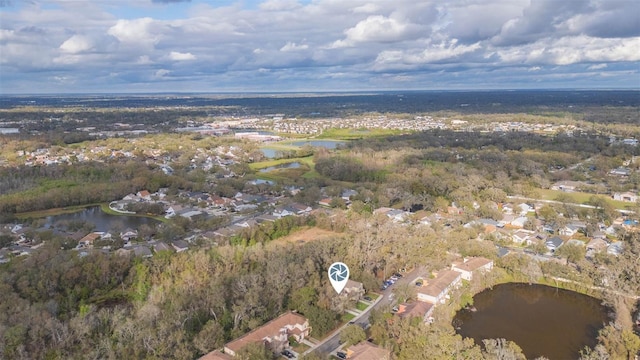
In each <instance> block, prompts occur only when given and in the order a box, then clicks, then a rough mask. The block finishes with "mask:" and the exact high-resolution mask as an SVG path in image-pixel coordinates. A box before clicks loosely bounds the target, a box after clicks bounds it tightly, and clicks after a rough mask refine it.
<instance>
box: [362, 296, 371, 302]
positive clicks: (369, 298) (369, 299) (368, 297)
mask: <svg viewBox="0 0 640 360" xmlns="http://www.w3.org/2000/svg"><path fill="white" fill-rule="evenodd" d="M363 299H365V300H367V301H373V299H372V298H371V296H365V297H363Z"/></svg>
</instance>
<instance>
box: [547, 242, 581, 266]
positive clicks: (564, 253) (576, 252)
mask: <svg viewBox="0 0 640 360" xmlns="http://www.w3.org/2000/svg"><path fill="white" fill-rule="evenodd" d="M555 253H556V255H558V256H561V257H564V258H566V259H567V264H569V262H572V263H574V264H576V263H578V261H580V260H582V259H584V256H585V255H586V253H587V250H586V248H585V247H584V246H581V245H576V244H564V245H563V246H561V247H560V248H558V250H556V252H555Z"/></svg>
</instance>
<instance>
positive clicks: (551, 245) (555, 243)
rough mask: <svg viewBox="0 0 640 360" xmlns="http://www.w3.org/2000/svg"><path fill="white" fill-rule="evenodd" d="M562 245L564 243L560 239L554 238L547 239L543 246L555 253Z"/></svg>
mask: <svg viewBox="0 0 640 360" xmlns="http://www.w3.org/2000/svg"><path fill="white" fill-rule="evenodd" d="M563 243H564V242H563V241H562V239H561V238H559V237H557V236H554V237H552V238H550V239H547V241H546V242H545V243H544V244H545V246H546V247H547V249H549V251H551V252H555V251H556V250H558V248H559V247H560V246H562V244H563Z"/></svg>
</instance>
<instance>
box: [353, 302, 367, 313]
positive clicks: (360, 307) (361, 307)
mask: <svg viewBox="0 0 640 360" xmlns="http://www.w3.org/2000/svg"><path fill="white" fill-rule="evenodd" d="M368 307H369V305H367V304H365V303H363V302H362V301H358V303H357V304H356V309H358V310H360V311H364V310H366V309H367V308H368Z"/></svg>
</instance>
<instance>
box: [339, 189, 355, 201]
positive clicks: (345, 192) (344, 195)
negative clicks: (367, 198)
mask: <svg viewBox="0 0 640 360" xmlns="http://www.w3.org/2000/svg"><path fill="white" fill-rule="evenodd" d="M356 195H358V192H357V191H355V190H352V189H345V190H343V191H342V193H341V194H340V197H341V198H342V199H344V200H345V201H350V200H351V197H352V196H356Z"/></svg>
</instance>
